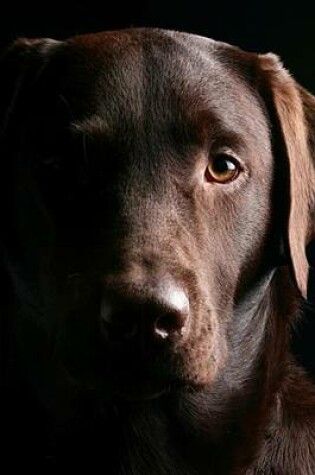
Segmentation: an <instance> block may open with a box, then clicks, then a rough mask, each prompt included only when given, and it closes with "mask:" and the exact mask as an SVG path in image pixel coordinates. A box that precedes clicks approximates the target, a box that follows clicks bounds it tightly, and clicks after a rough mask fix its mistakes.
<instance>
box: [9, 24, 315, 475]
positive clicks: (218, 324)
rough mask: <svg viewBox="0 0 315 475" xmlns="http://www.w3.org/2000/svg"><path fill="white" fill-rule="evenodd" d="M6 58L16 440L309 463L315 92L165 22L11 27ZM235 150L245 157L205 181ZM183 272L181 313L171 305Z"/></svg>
mask: <svg viewBox="0 0 315 475" xmlns="http://www.w3.org/2000/svg"><path fill="white" fill-rule="evenodd" d="M1 71H2V74H1V96H3V97H2V99H1V103H0V118H1V124H2V125H1V147H2V157H3V158H2V163H3V166H2V174H1V176H2V177H1V184H0V185H1V186H0V189H1V206H2V208H1V211H2V217H3V218H2V222H3V226H2V231H1V239H2V241H1V259H2V270H3V275H4V276H5V279H6V286H7V292H6V295H7V297H6V299H4V300H5V302H4V303H5V305H4V307H5V308H4V311H3V315H4V318H2V321H3V328H5V335H6V340H5V345H4V349H5V366H4V371H3V378H2V379H3V386H4V388H5V395H6V402H5V405H4V407H5V413H6V417H5V420H6V423H5V424H4V426H3V427H4V428H5V429H4V430H5V439H6V441H7V445H8V446H9V447H13V446H14V447H16V450H17V451H18V452H19V451H24V452H26V451H27V452H28V454H31V455H33V456H34V457H38V458H39V459H41V458H45V456H47V455H49V456H51V457H50V460H54V462H55V463H62V464H64V463H66V462H67V461H68V462H70V463H71V466H72V467H73V466H74V465H75V464H78V466H80V465H81V464H82V463H84V462H86V463H87V464H88V465H89V466H91V465H92V464H93V463H94V462H95V461H96V462H97V464H98V466H101V467H102V470H103V471H104V472H105V473H106V474H109V475H123V474H128V475H132V474H133V475H147V474H148V473H151V474H152V475H162V474H169V475H177V474H181V475H193V474H200V475H202V474H207V475H210V474H226V475H240V474H246V475H254V474H260V475H263V474H265V475H269V474H270V475H271V474H273V475H291V474H292V475H293V474H294V475H299V474H300V475H313V474H314V473H315V389H314V386H313V385H312V383H311V382H310V381H309V379H308V377H307V376H306V375H305V374H304V372H303V370H302V369H301V368H299V367H298V365H297V364H296V363H295V361H294V359H293V356H292V355H291V351H290V338H291V334H292V331H293V330H292V329H293V327H294V324H295V321H296V319H297V317H298V313H299V307H300V304H301V302H302V297H304V298H306V296H307V284H308V283H307V279H308V263H307V259H306V253H305V249H306V245H307V244H308V243H309V241H310V239H311V238H312V237H313V236H314V233H313V226H314V190H315V171H314V144H315V139H314V137H315V136H314V130H315V129H314V127H315V123H314V111H315V99H314V98H313V96H312V95H311V94H310V93H308V92H307V91H305V90H304V89H303V88H302V87H301V86H299V85H298V84H297V83H296V82H295V81H294V79H293V78H292V77H291V76H290V75H289V73H288V72H287V71H286V70H285V69H284V68H283V67H282V65H281V63H280V61H279V59H278V58H277V57H276V56H275V55H271V54H268V55H257V54H253V53H246V52H243V51H241V50H239V49H237V48H235V47H232V46H229V45H227V44H224V43H219V42H215V41H212V40H208V39H205V38H201V37H197V36H194V35H189V34H184V33H175V32H167V31H163V30H153V29H138V30H132V29H131V30H123V31H120V32H108V33H100V34H94V35H85V36H78V37H75V38H71V39H70V40H68V41H64V42H62V41H60V42H56V41H53V40H45V39H43V40H19V41H18V42H16V43H15V44H14V45H13V46H12V47H11V49H10V50H9V51H8V52H7V53H6V55H5V56H4V57H3V58H2V69H1ZM226 148H228V149H229V150H230V151H232V152H233V154H234V155H236V156H237V157H238V159H239V160H240V162H241V164H242V170H241V172H240V174H239V176H238V177H237V178H236V179H235V180H234V181H231V182H230V183H227V184H225V185H220V184H216V183H211V182H207V180H206V179H205V176H206V175H205V170H206V169H207V166H208V163H209V161H210V162H211V160H213V158H214V157H216V156H217V155H218V154H220V153H222V150H226ZM174 288H175V289H179V290H180V292H181V294H180V295H182V294H184V295H185V296H186V297H187V300H188V302H189V315H188V317H187V315H186V314H185V315H182V314H183V312H184V310H180V311H178V312H177V313H176V312H175V313H174V312H173V311H171V310H168V313H166V317H165V315H164V313H163V312H165V305H166V306H168V305H169V301H168V300H167V299H169V298H170V297H169V295H171V298H173V297H172V296H174V295H175V294H172V293H171V294H170V292H173V291H172V289H174ZM165 302H166V303H165ZM172 302H173V301H172V300H171V304H172ZM105 304H106V305H107V307H105V306H104V305H105ZM2 305H3V304H2ZM102 305H103V307H102ZM102 308H109V310H108V312H109V317H110V320H108V321H106V325H107V326H105V327H104V322H103V323H102V321H101V318H100V315H101V314H102ZM167 308H168V307H167ZM185 312H186V310H185ZM109 317H107V318H109ZM160 317H162V318H163V319H162V318H161V320H157V318H160ZM184 317H185V318H184ZM156 321H158V322H161V321H162V323H163V325H166V323H167V324H172V325H175V327H174V328H175V330H174V328H173V327H171V330H169V329H168V330H167V331H168V333H167V339H166V341H165V342H164V343H163V344H162V343H161V342H159V343H157V342H156V341H155V340H153V339H152V338H151V337H152V335H151V333H150V331H152V328H153V327H152V325H153V323H154V322H156ZM109 322H110V325H114V329H115V331H116V333H114V332H113V333H111V332H112V327H108V324H109ZM102 325H103V326H102ZM126 325H129V327H130V328H131V329H132V331H133V333H130V334H132V335H133V336H132V337H128V338H129V339H128V338H125V334H124V333H123V332H124V331H125V330H126ZM178 325H182V326H183V328H181V327H180V330H182V329H183V331H177V330H178V328H177V327H178ZM129 327H127V328H129ZM167 328H168V327H167ZM117 329H118V330H119V331H118V332H117ZM135 331H136V333H135ZM114 335H115V337H114ZM126 335H127V333H126ZM128 335H129V334H128ZM134 335H136V336H134ZM123 336H124V337H123ZM21 395H23V398H21ZM21 399H23V400H21ZM33 447H37V450H36V451H35V452H33V453H32V450H33ZM100 464H101V465H100Z"/></svg>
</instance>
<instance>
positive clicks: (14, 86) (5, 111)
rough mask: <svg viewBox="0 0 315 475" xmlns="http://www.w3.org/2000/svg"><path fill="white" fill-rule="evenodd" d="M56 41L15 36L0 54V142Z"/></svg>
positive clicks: (56, 44)
mask: <svg viewBox="0 0 315 475" xmlns="http://www.w3.org/2000/svg"><path fill="white" fill-rule="evenodd" d="M60 43H61V42H60V41H56V40H52V39H50V38H41V39H23V38H22V39H18V40H16V41H15V42H14V43H13V44H12V45H11V46H10V47H9V48H8V49H7V50H6V51H5V52H4V53H3V54H2V55H1V56H0V69H1V75H0V141H1V140H2V139H3V137H4V136H5V134H6V133H7V130H8V128H9V125H10V124H11V122H12V121H14V119H15V117H16V114H17V111H18V108H19V106H20V105H21V103H22V102H23V93H25V94H26V91H27V87H28V86H32V85H33V84H35V82H36V79H37V77H38V75H39V74H40V72H41V71H42V69H43V68H44V67H45V65H46V64H47V61H48V59H49V58H50V56H51V53H52V52H53V51H54V50H55V49H56V47H57V46H58V45H59V44H60Z"/></svg>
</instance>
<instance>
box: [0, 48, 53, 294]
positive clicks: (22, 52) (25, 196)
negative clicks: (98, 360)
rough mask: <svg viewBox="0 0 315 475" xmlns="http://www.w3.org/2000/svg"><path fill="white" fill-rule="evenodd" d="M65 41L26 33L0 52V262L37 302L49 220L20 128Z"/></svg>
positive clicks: (23, 289)
mask: <svg viewBox="0 0 315 475" xmlns="http://www.w3.org/2000/svg"><path fill="white" fill-rule="evenodd" d="M60 43H61V42H59V41H55V40H51V39H36V40H35V39H34V40H28V39H20V40H17V41H16V42H14V43H13V44H12V45H11V46H10V47H9V48H8V49H7V50H6V51H5V52H4V54H2V55H1V56H0V163H1V167H0V216H1V224H0V267H2V268H4V271H5V274H6V275H7V276H9V278H10V280H11V281H12V282H13V285H14V287H15V288H16V289H19V290H18V292H19V294H20V295H21V296H22V299H23V300H24V301H27V302H31V303H32V302H33V301H34V299H35V297H33V293H34V292H33V290H32V289H33V285H32V284H33V281H32V279H33V280H34V279H35V276H34V274H35V270H34V269H35V267H36V266H35V265H34V262H38V261H39V255H40V253H43V251H42V248H43V247H44V246H43V239H44V238H43V236H46V235H47V232H46V234H45V231H46V228H47V224H46V222H45V220H44V219H39V218H38V215H39V216H40V217H41V216H42V215H43V211H42V206H41V204H40V203H39V200H38V199H37V196H36V192H35V190H34V186H33V182H32V180H31V178H30V172H28V168H27V164H25V165H24V164H23V163H24V162H23V163H22V159H21V158H20V155H21V156H22V150H23V146H22V145H21V143H20V140H21V135H20V130H21V126H22V124H23V123H25V122H26V121H27V120H29V119H27V118H26V117H28V116H27V114H26V113H25V112H26V111H27V110H32V107H33V105H34V100H33V97H32V96H33V93H34V91H35V90H36V88H37V79H38V77H39V75H40V74H41V72H42V71H43V69H44V68H45V66H46V65H47V63H48V62H49V59H50V58H51V56H52V53H53V52H54V51H55V50H56V48H57V47H58V45H59V44H60ZM25 162H26V161H25ZM44 226H46V228H44ZM30 255H32V256H33V258H32V259H30Z"/></svg>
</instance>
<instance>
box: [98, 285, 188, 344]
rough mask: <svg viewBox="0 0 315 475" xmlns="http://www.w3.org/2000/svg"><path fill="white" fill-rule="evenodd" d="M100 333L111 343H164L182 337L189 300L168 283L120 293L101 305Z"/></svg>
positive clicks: (186, 327) (181, 291) (179, 290)
mask: <svg viewBox="0 0 315 475" xmlns="http://www.w3.org/2000/svg"><path fill="white" fill-rule="evenodd" d="M100 314H101V323H102V329H103V332H104V333H105V335H106V337H107V339H108V340H109V341H112V342H118V343H125V342H126V343H127V342H128V341H131V340H134V339H136V338H142V339H143V338H149V339H150V338H151V339H152V338H153V339H154V340H155V341H160V342H162V341H167V340H171V339H174V338H175V339H177V338H181V337H182V336H184V334H185V333H186V332H187V331H188V327H189V300H188V297H187V294H186V293H185V291H184V290H183V289H182V288H181V287H179V286H178V285H175V284H174V283H173V282H171V281H162V282H159V283H158V284H157V285H155V286H154V287H153V288H152V286H151V287H150V288H149V289H148V290H147V289H146V288H145V287H144V288H142V289H141V290H140V291H136V292H135V291H134V290H133V291H128V290H126V291H125V292H122V291H120V295H118V296H117V294H116V295H115V297H114V298H110V297H107V298H103V300H102V303H101V312H100Z"/></svg>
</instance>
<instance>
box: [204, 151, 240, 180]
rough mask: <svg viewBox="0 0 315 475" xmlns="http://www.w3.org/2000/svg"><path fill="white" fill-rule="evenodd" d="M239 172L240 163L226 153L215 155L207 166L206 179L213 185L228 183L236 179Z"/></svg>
mask: <svg viewBox="0 0 315 475" xmlns="http://www.w3.org/2000/svg"><path fill="white" fill-rule="evenodd" d="M240 171H241V165H240V163H239V162H238V161H237V160H236V159H235V158H234V157H232V156H231V155H229V154H228V153H220V154H218V155H216V156H215V157H214V158H213V160H212V161H211V163H209V165H208V166H207V170H206V179H207V181H212V182H215V183H221V184H225V183H229V182H230V181H233V180H235V178H237V177H238V175H239V173H240Z"/></svg>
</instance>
